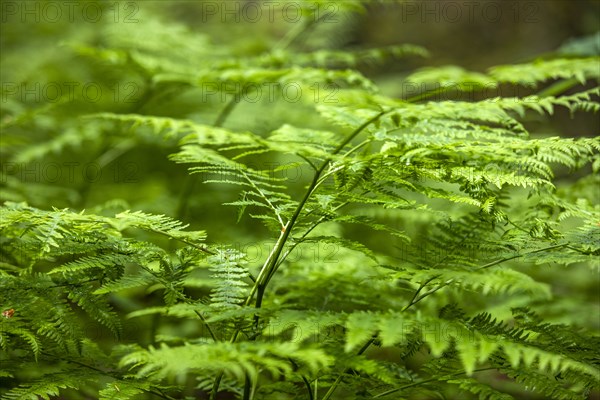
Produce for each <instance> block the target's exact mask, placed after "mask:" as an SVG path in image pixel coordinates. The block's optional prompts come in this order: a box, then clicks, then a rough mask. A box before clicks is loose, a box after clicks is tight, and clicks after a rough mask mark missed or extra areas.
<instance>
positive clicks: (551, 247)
mask: <svg viewBox="0 0 600 400" xmlns="http://www.w3.org/2000/svg"><path fill="white" fill-rule="evenodd" d="M565 246H567V247H568V243H561V244H557V245H554V246H548V247H544V248H541V249H537V250H533V251H530V252H527V253H523V254H517V255H516V256H512V257H506V258H502V259H500V260H496V261H492V262H490V263H487V264H485V265H482V266H480V267H478V268H475V271H479V270H482V269H485V268H489V267H493V266H494V265H498V264H501V263H503V262H506V261H510V260H514V259H515V258H520V257H523V256H526V255H529V254H535V253H541V252H542V251H547V250H553V249H557V248H560V247H565ZM452 282H454V279H450V280H448V281H446V282H444V283H442V284H440V285H439V286H438V287H436V288H433V289H431V290H430V291H428V292H426V293H423V294H422V295H421V296H419V298H417V299H416V300H414V298H413V301H411V303H410V304H409V305H408V306H406V307H405V308H404V309H403V310H405V309H407V308H408V307H410V306H412V305H415V304H417V303H418V302H420V301H421V300H423V299H424V298H425V297H427V296H429V295H431V294H434V293H435V292H437V291H438V290H440V289H443V288H445V287H446V286H448V285H449V284H451V283H452ZM419 290H421V289H419Z"/></svg>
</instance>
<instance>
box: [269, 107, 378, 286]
mask: <svg viewBox="0 0 600 400" xmlns="http://www.w3.org/2000/svg"><path fill="white" fill-rule="evenodd" d="M387 112H389V111H381V112H379V113H377V115H375V116H374V117H372V118H370V119H369V120H367V121H366V122H364V123H363V124H362V125H360V126H359V127H358V128H356V129H355V130H354V131H353V132H352V133H351V134H350V135H348V137H347V138H346V139H345V140H344V141H343V142H342V143H340V144H339V145H338V147H336V148H335V150H334V151H333V152H332V155H336V154H338V153H339V152H340V151H342V149H343V148H344V147H346V145H347V144H348V143H350V142H351V141H352V140H353V139H354V138H355V137H356V136H358V135H359V134H360V133H361V132H362V131H363V130H364V129H365V128H366V127H367V126H369V125H371V124H372V123H373V122H375V121H377V120H378V119H379V118H381V117H382V116H383V115H384V114H386V113H387ZM330 161H331V158H328V159H326V160H325V161H323V164H322V165H321V167H320V168H319V169H318V170H317V172H315V175H314V177H313V180H312V182H311V184H310V186H309V187H308V190H307V191H306V193H305V194H304V197H303V198H302V200H301V201H300V203H298V206H297V207H296V210H294V214H293V215H292V217H291V218H290V220H289V221H288V223H287V226H286V229H285V231H284V232H283V236H282V240H281V241H280V242H279V244H278V246H277V248H276V249H275V254H274V256H273V258H272V261H271V263H270V264H271V265H270V267H269V269H270V270H269V271H268V273H267V278H266V280H265V281H264V283H263V285H264V286H266V285H267V284H268V283H269V280H270V279H271V277H272V276H273V274H275V272H276V270H277V265H278V264H277V260H278V258H279V255H280V254H281V251H282V250H283V247H284V246H285V244H286V242H287V239H288V237H289V235H290V233H291V232H292V230H293V229H294V225H295V224H296V221H297V220H298V217H299V216H300V213H302V210H303V209H304V206H305V205H306V203H307V202H308V199H309V198H310V196H311V195H312V193H313V192H314V189H315V187H316V186H317V184H318V182H319V178H320V176H321V174H322V173H323V171H325V168H327V166H328V165H329V162H330Z"/></svg>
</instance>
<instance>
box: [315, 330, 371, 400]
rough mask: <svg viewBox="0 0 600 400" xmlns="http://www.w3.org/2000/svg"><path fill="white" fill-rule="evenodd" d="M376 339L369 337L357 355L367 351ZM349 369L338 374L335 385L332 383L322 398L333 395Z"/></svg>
mask: <svg viewBox="0 0 600 400" xmlns="http://www.w3.org/2000/svg"><path fill="white" fill-rule="evenodd" d="M374 341H375V337H372V338H371V339H369V340H368V341H367V343H365V344H364V345H363V347H361V348H360V350H359V351H358V353H356V355H358V356H360V355H361V354H363V353H364V352H365V351H367V349H368V348H369V346H370V345H371V344H373V342H374ZM349 371H350V369H347V370H345V371H344V372H343V373H341V374H339V375H338V377H337V379H336V380H335V382H333V385H331V387H330V388H329V390H328V391H327V393H325V396H323V398H322V399H321V400H328V399H329V398H330V397H331V396H332V395H333V392H335V390H336V389H337V387H338V385H339V384H340V382H341V381H342V379H343V378H344V374H346V373H348V372H349Z"/></svg>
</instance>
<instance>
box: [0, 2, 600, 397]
mask: <svg viewBox="0 0 600 400" xmlns="http://www.w3.org/2000/svg"><path fill="white" fill-rule="evenodd" d="M298 3H299V4H301V5H302V18H301V20H300V21H299V22H298V23H297V24H295V25H293V26H292V27H291V28H290V27H285V26H277V27H275V28H273V29H280V30H281V31H282V33H283V32H288V33H284V34H283V39H281V40H280V41H277V40H276V39H275V35H273V33H272V32H268V31H263V30H261V28H260V25H257V27H255V28H256V29H257V32H256V37H254V38H248V37H246V36H247V34H244V35H233V36H235V39H236V40H233V39H231V38H229V37H228V38H222V37H219V34H220V33H222V27H221V28H218V27H217V28H215V27H214V26H212V25H211V24H208V25H207V28H206V31H207V33H206V34H200V33H198V32H196V31H195V30H192V29H190V28H188V27H186V26H184V25H182V24H180V23H177V22H175V21H174V20H170V19H168V18H167V17H165V18H164V19H160V18H158V17H157V15H158V14H159V11H160V8H157V9H154V8H153V7H158V6H156V5H154V6H152V5H148V6H147V7H146V8H144V7H142V9H141V14H140V16H139V18H140V19H141V20H143V21H144V22H143V23H142V24H140V25H137V24H136V26H131V25H126V24H116V23H113V22H110V21H108V22H107V21H104V22H102V23H99V24H97V25H96V26H94V27H93V28H94V29H91V28H90V29H89V30H84V33H85V34H83V33H82V34H81V36H78V35H76V34H74V33H69V32H67V33H66V34H65V35H66V39H68V40H67V43H68V45H65V46H64V47H63V48H62V50H61V52H62V53H61V56H65V55H68V57H70V58H74V59H75V60H77V62H76V65H77V66H76V68H74V69H73V71H71V72H70V73H69V74H67V72H66V70H67V68H68V66H69V65H70V63H71V62H72V61H69V59H70V58H65V59H62V60H61V59H59V60H55V59H54V57H56V56H55V55H53V54H46V53H44V54H41V55H39V58H38V61H39V63H40V64H41V65H43V68H41V71H42V77H40V78H38V79H40V81H51V80H52V79H56V76H58V77H59V79H62V80H68V79H71V80H77V81H80V82H85V81H86V80H89V79H95V80H96V81H98V82H99V84H100V85H101V87H104V88H107V87H110V85H111V84H112V83H114V82H117V83H116V84H117V86H118V87H122V86H123V84H124V83H129V84H132V85H133V86H131V87H133V88H135V92H136V94H137V95H139V96H138V97H137V98H136V99H135V101H133V102H129V101H128V100H129V99H128V98H125V97H128V95H127V94H125V93H111V96H109V97H112V98H107V97H106V96H101V97H100V98H99V99H98V100H97V101H96V102H94V103H93V104H90V103H89V102H86V99H85V98H83V97H78V96H75V97H74V98H72V99H69V100H68V101H67V100H61V101H58V102H54V103H53V102H47V104H38V103H36V102H32V101H28V100H27V98H26V97H25V98H21V99H14V98H11V99H10V101H6V102H3V103H2V117H1V118H2V129H3V133H2V142H3V144H2V150H1V153H2V156H3V158H6V161H5V162H6V164H5V165H6V166H7V167H6V168H4V167H3V168H2V176H1V178H2V179H1V182H2V186H3V187H2V189H3V191H2V194H1V197H2V200H3V201H4V205H3V206H2V208H1V209H0V212H1V214H0V235H1V236H0V308H1V310H0V311H2V317H0V349H1V351H2V353H1V356H0V357H1V358H0V360H1V365H0V367H1V368H2V369H1V370H0V383H2V385H1V387H2V389H0V394H1V396H2V397H1V398H2V399H7V400H13V399H38V398H43V399H50V398H58V396H61V398H72V399H84V398H90V397H91V398H100V399H122V400H126V399H146V398H148V399H151V398H163V399H177V398H181V399H191V398H211V399H213V400H217V399H219V398H221V396H229V397H227V398H232V397H231V396H234V397H235V398H242V399H244V400H249V399H288V398H289V399H292V398H297V399H311V400H314V399H322V400H327V399H334V398H339V399H353V398H355V399H363V398H407V399H419V398H433V397H435V398H438V397H439V398H460V399H467V398H473V399H477V398H478V399H498V400H504V399H512V398H515V399H518V398H529V397H526V396H528V394H527V393H528V391H532V392H535V393H538V394H539V395H540V396H543V398H552V399H586V398H588V396H589V395H590V393H592V392H594V391H595V392H597V391H598V390H599V386H600V380H599V374H600V360H599V359H598V356H597V351H598V348H600V335H599V333H600V332H599V330H600V321H598V320H597V319H593V318H595V317H590V316H594V315H598V312H599V309H598V306H597V300H598V299H597V295H596V294H595V293H596V292H597V290H598V279H597V273H598V256H600V206H599V203H598V202H599V200H600V199H599V198H598V195H597V188H598V184H599V178H598V172H599V171H600V140H599V138H598V137H576V138H573V137H567V136H568V134H571V132H560V131H558V132H557V131H556V130H554V129H553V128H552V127H551V121H552V118H555V117H556V116H557V114H561V113H565V112H566V114H570V116H571V117H572V118H575V117H580V116H582V115H584V116H585V115H587V114H590V115H592V116H593V115H594V114H595V113H597V112H598V110H599V109H600V103H598V96H599V94H600V88H599V87H598V81H599V80H600V73H599V69H598V62H599V61H600V60H599V58H598V57H597V56H596V55H593V54H587V53H586V54H581V55H580V56H577V57H575V55H574V54H571V55H568V54H567V53H561V52H557V53H555V54H552V55H549V56H546V57H545V58H540V59H537V60H534V61H531V62H528V63H521V64H513V65H503V66H497V67H491V68H489V70H488V71H487V72H475V71H467V70H465V69H463V68H461V67H458V66H447V65H446V66H441V67H431V68H424V69H420V70H418V71H415V72H414V73H412V74H408V75H407V76H405V77H404V78H403V79H404V81H403V82H404V83H407V84H424V85H425V86H426V90H424V92H422V93H420V94H419V95H417V96H416V97H413V98H409V99H399V98H395V97H392V96H387V95H384V94H381V92H380V90H379V88H378V86H377V85H376V84H375V83H374V82H373V81H372V80H371V79H370V77H368V76H367V75H368V74H366V73H364V69H363V68H365V66H367V67H372V66H373V65H375V64H377V65H385V64H386V63H389V62H392V61H395V60H396V61H397V60H398V59H399V58H403V57H425V56H427V55H428V53H427V51H426V50H425V49H423V48H421V47H419V46H414V45H393V46H389V47H385V48H376V49H360V50H347V49H343V48H342V49H340V46H339V45H338V44H337V42H336V40H337V39H339V38H340V37H342V36H343V35H344V32H345V29H347V24H350V23H351V22H350V21H352V16H354V15H355V14H356V13H361V12H362V13H364V12H367V10H368V9H369V7H370V6H369V5H368V4H367V3H370V2H359V1H344V2H337V3H332V2H330V1H327V2H324V1H306V2H298ZM102 4H103V5H102V7H103V9H104V10H106V9H107V8H106V7H108V6H109V5H108V4H104V3H102ZM131 4H133V3H131ZM332 4H334V5H336V10H337V11H338V12H339V13H340V14H339V15H338V17H340V19H339V20H338V23H336V24H331V25H329V26H324V25H326V24H324V23H323V22H324V21H323V20H326V19H327V18H328V17H327V15H328V14H326V13H327V10H328V9H329V8H330V7H331V5H332ZM165 9H169V8H168V7H166V8H165ZM342 16H343V17H344V18H341V17H342ZM58 28H60V26H58V27H56V29H58ZM116 28H122V29H116ZM246 28H247V27H246ZM284 28H285V29H284ZM11 29H13V30H16V31H18V28H15V27H13V28H11ZM232 29H233V28H232ZM262 29H266V28H264V27H263V28H262ZM288 29H289V30H288ZM312 30H314V32H315V33H316V34H315V35H314V36H311V35H310V32H311V31H312ZM14 33H15V32H13V34H14ZM325 33H327V35H325ZM324 38H329V39H324ZM327 40H330V42H327ZM586 43H587V42H586ZM569 46H570V47H568V46H567V47H566V48H574V49H576V48H578V47H577V46H576V45H574V44H570V45H569ZM586 46H587V45H586ZM586 48H587V47H586ZM33 50H34V49H33ZM33 50H32V49H27V50H23V51H32V52H33ZM565 51H566V50H565ZM7 60H8V61H5V62H7V63H8V64H9V65H10V63H11V62H13V60H12V59H11V58H8V59H7ZM52 62H58V64H57V65H58V66H59V67H58V68H59V69H64V70H61V71H55V70H54V69H52V68H50V67H49V65H50V64H51V63H52ZM361 71H362V72H361ZM30 74H31V72H30V71H28V70H23V71H19V70H13V71H11V72H10V73H9V74H8V76H7V79H13V80H14V81H15V82H27V81H28V80H30V79H33V78H32V75H30ZM119 85H120V86H119ZM503 85H515V86H523V87H526V88H527V89H528V90H530V92H528V94H527V95H525V96H513V95H511V96H503V95H502V93H494V95H493V96H490V95H489V92H488V90H489V89H490V88H493V89H495V90H498V89H499V88H501V87H503ZM266 87H268V88H269V93H268V95H267V92H266V91H263V90H261V88H266ZM289 87H294V88H296V89H298V91H299V93H300V95H299V96H298V97H297V99H296V98H294V100H293V101H291V100H290V97H289V96H290V93H289V92H287V91H286V90H287V88H289ZM232 88H233V89H232ZM450 91H455V92H456V93H464V92H471V93H473V94H476V95H477V96H479V98H478V99H477V100H475V99H473V100H471V101H465V100H464V99H462V98H459V99H454V100H449V99H444V100H440V99H435V96H436V95H438V94H440V93H442V92H450ZM208 93H211V94H212V96H208V95H207V94H208ZM113 94H114V95H115V96H116V97H114V96H112V95H113ZM61 162H68V163H69V164H68V165H70V166H80V165H90V164H93V165H94V166H96V167H97V168H99V169H100V170H102V171H105V172H106V171H109V170H110V171H112V172H111V173H105V174H104V178H99V179H90V177H89V176H87V177H86V175H85V174H84V175H83V176H80V175H81V174H79V175H76V176H74V175H73V176H72V174H63V175H61V177H60V178H57V179H55V180H51V181H50V182H46V181H45V180H44V179H39V177H32V174H31V171H32V169H31V168H34V171H35V168H38V169H37V171H38V172H39V171H42V170H44V171H45V170H46V169H44V168H46V167H48V165H54V164H57V165H63V166H64V165H65V164H64V163H63V164H60V163H61ZM123 165H129V166H130V167H128V168H129V169H125V170H123V169H122V168H121V167H122V166H123ZM32 166H33V167H32ZM40 166H41V167H40ZM39 168H42V169H39ZM111 168H112V170H111ZM27 171H29V172H27ZM138 174H139V176H138ZM107 175H110V177H111V178H113V179H112V181H111V179H109V178H108V177H107ZM138 177H141V178H143V179H137V178H138ZM221 205H227V206H229V207H223V208H222V207H220V206H221ZM232 208H234V209H232ZM223 209H224V210H223ZM207 232H208V235H207ZM244 241H246V242H250V245H244ZM428 396H429V397H428ZM453 396H454V397H453ZM223 398H225V397H223ZM540 398H541V397H540Z"/></svg>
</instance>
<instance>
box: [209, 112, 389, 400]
mask: <svg viewBox="0 0 600 400" xmlns="http://www.w3.org/2000/svg"><path fill="white" fill-rule="evenodd" d="M390 111H391V110H387V111H381V112H379V113H377V115H375V116H373V117H371V118H370V119H368V120H367V121H365V122H364V123H363V124H362V125H360V126H359V127H358V128H356V129H355V130H354V131H353V132H352V133H351V134H350V135H348V137H347V138H346V139H345V140H344V141H343V142H342V143H340V144H339V146H338V147H336V148H335V150H334V151H333V152H332V155H336V154H338V153H339V152H340V151H342V149H343V148H344V147H346V145H347V144H348V143H350V142H351V141H352V140H353V139H354V138H355V137H356V136H358V135H359V134H360V133H361V132H362V131H363V130H364V129H365V128H366V127H367V126H369V125H371V124H372V123H373V122H375V121H377V120H378V119H379V118H381V117H382V116H383V115H385V114H386V113H388V112H390ZM330 161H331V158H328V159H326V160H325V161H323V164H322V165H321V167H320V168H319V169H318V170H317V171H316V172H315V175H314V177H313V180H312V182H311V184H310V186H309V187H308V189H307V191H306V193H305V194H304V197H303V198H302V200H301V201H300V203H298V206H297V207H296V209H295V210H294V214H293V215H292V217H291V218H290V220H289V221H288V222H287V224H286V225H285V229H283V230H282V232H281V234H280V236H279V240H278V241H277V244H276V246H275V248H274V249H273V251H272V252H271V253H270V254H269V256H268V257H267V260H266V261H265V264H264V265H263V268H262V269H261V271H260V273H259V275H258V276H257V277H256V283H255V284H254V286H253V287H252V289H251V291H250V294H249V295H248V298H247V299H246V303H245V304H246V305H249V304H250V302H251V301H252V297H253V296H254V293H255V292H256V293H257V295H256V303H255V304H256V308H260V306H261V305H262V299H263V297H264V293H265V289H266V287H267V285H268V283H269V281H270V280H271V278H272V277H273V275H274V274H275V272H276V271H277V268H278V267H279V265H280V264H279V263H278V260H279V256H280V255H281V252H282V251H283V247H284V246H285V244H286V242H287V239H288V238H289V236H290V233H291V232H292V229H293V228H294V225H295V224H296V221H297V220H298V217H299V216H300V213H301V212H302V210H303V209H304V206H305V205H306V202H307V201H308V199H309V198H310V196H311V194H312V193H313V191H314V188H315V186H316V185H317V183H318V181H319V177H320V176H321V174H322V173H323V171H324V170H325V168H326V167H327V165H329V162H330ZM255 324H256V325H258V318H255ZM239 332H240V331H239V329H236V331H235V332H234V333H233V335H232V338H231V342H232V343H233V342H235V338H237V336H238V334H239ZM222 377H223V372H220V373H219V374H218V375H217V377H216V378H215V381H214V383H213V387H212V391H211V395H210V399H211V400H216V398H217V393H218V392H219V385H220V382H221V379H222Z"/></svg>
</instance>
